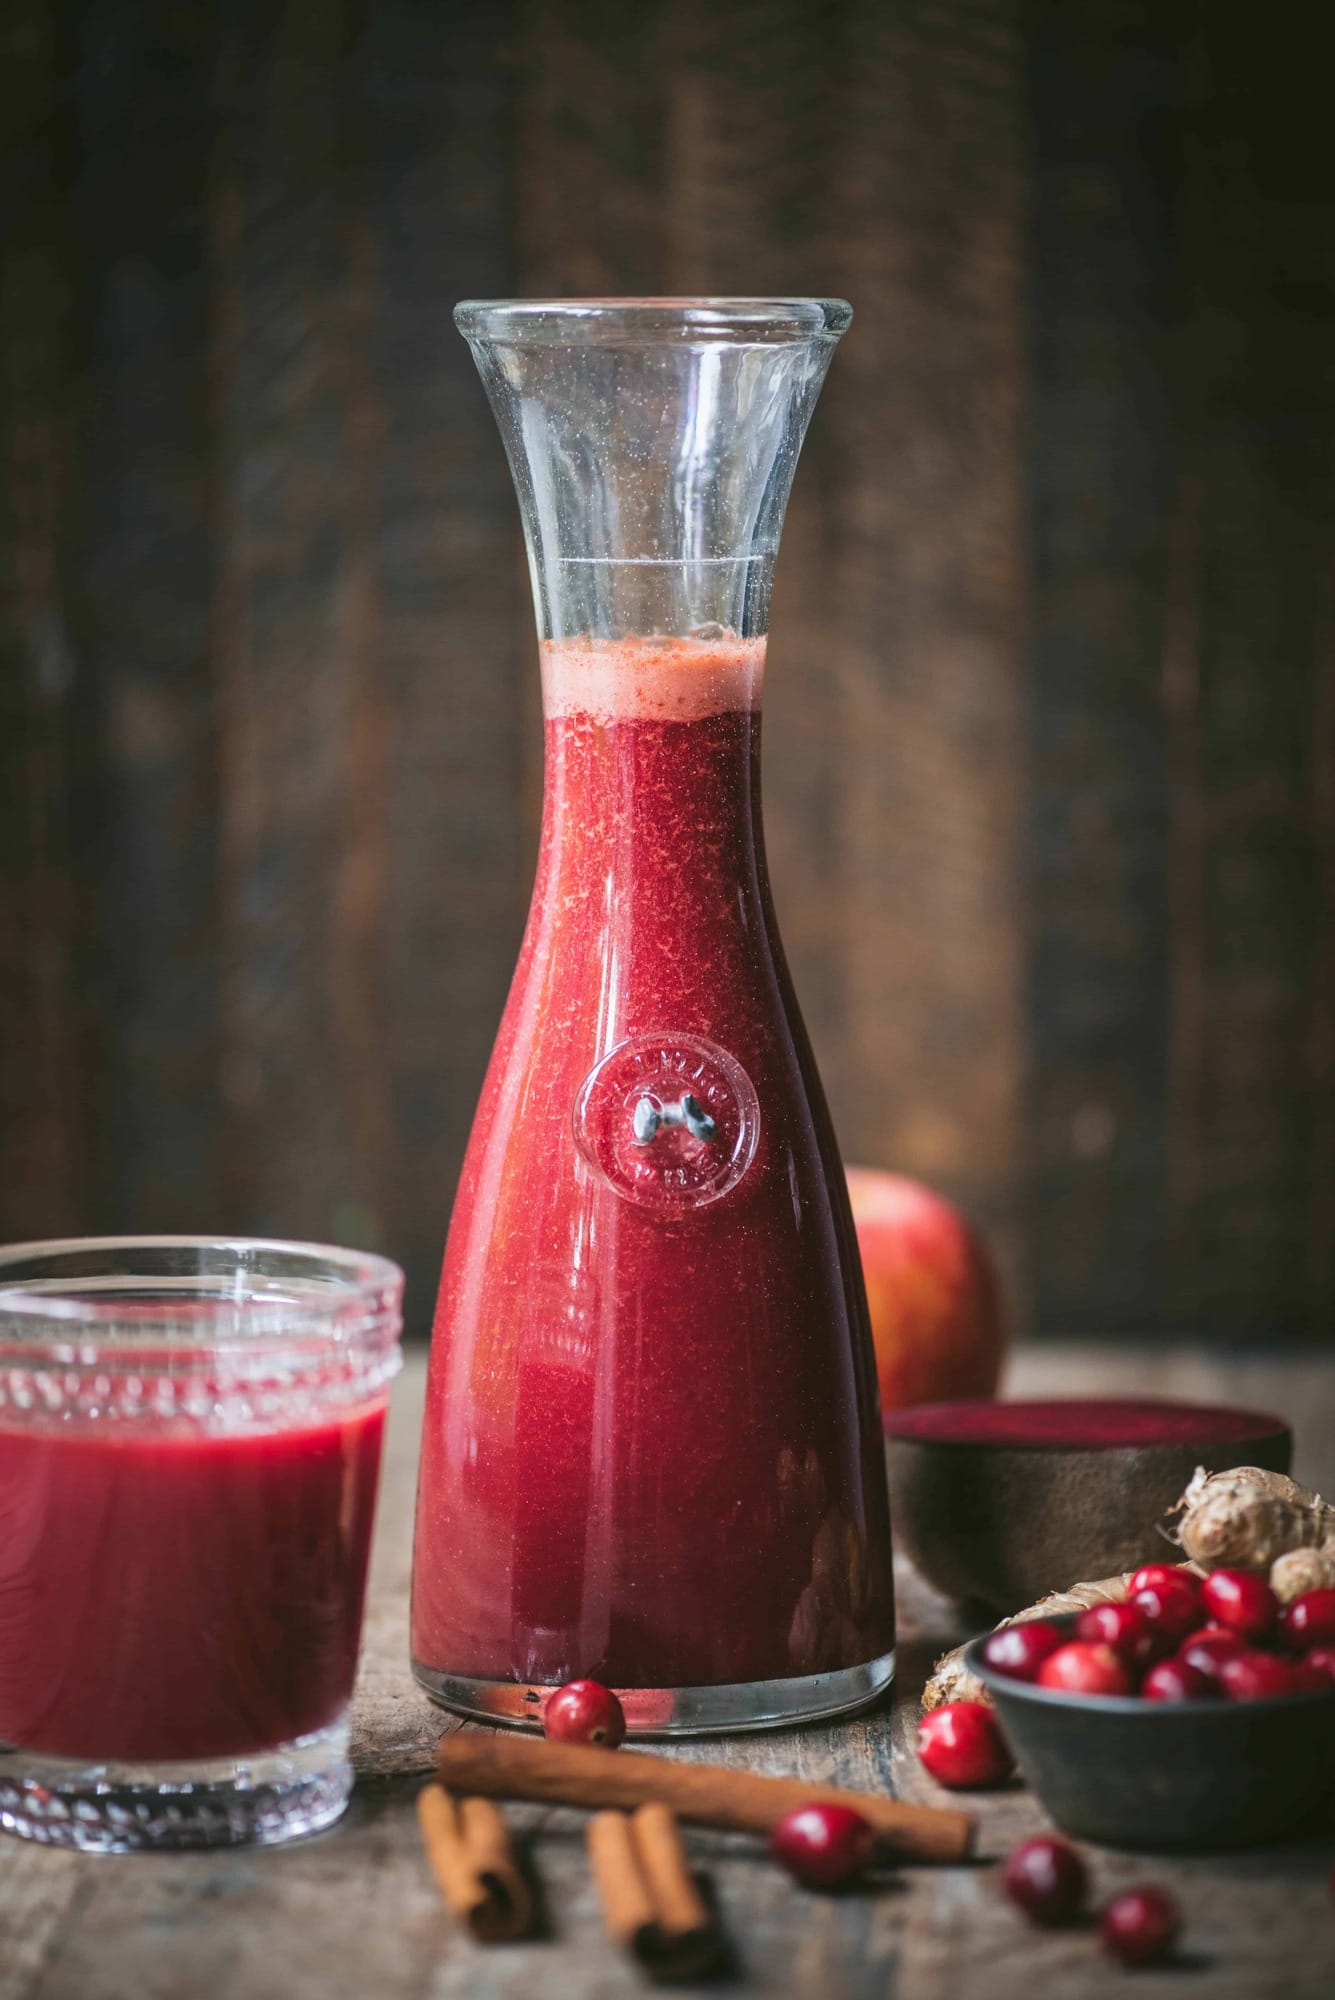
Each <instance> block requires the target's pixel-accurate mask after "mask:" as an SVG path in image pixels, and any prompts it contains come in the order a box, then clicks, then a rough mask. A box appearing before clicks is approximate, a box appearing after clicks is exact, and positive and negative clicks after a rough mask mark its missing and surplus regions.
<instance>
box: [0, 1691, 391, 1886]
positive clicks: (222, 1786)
mask: <svg viewBox="0 0 1335 2000" xmlns="http://www.w3.org/2000/svg"><path fill="white" fill-rule="evenodd" d="M351 1790H352V1766H351V1765H350V1764H349V1762H348V1730H347V1724H346V1723H343V1722H339V1723H335V1724H333V1725H332V1726H331V1727H330V1728H328V1729H321V1730H318V1731H317V1732H316V1733H315V1734H314V1735H312V1736H302V1737H300V1738H298V1739H297V1740H296V1741H295V1742H292V1743H284V1744H280V1745H279V1746H278V1748H277V1749H274V1750H263V1751H260V1752H258V1753H257V1754H256V1755H254V1756H252V1757H244V1758H243V1757H223V1758H216V1759H214V1760H212V1761H211V1762H207V1763H204V1762H201V1763H198V1764H196V1763H162V1764H113V1763H106V1764H100V1763H97V1762H95V1761H93V1760H91V1759H87V1758H74V1757H48V1756H44V1755H42V1754H41V1753H40V1752H37V1751H31V1750H23V1749H19V1748H17V1747H16V1746H14V1745H12V1744H8V1743H0V1828H3V1829H4V1831H5V1832H7V1833H13V1834H17V1835H18V1836H19V1838H20V1839H22V1840H36V1841H41V1842H42V1843H43V1844H44V1845H46V1846H48V1847H76V1848H79V1849H80V1850H81V1851H82V1852H83V1853H85V1854H133V1853H139V1852H145V1853H151V1852H158V1853H161V1852H164V1851H166V1850H169V1849H173V1848H178V1849H179V1848H189V1847H237V1846H242V1845H245V1844H247V1843H254V1844H259V1845H266V1846H272V1845H273V1844H274V1843H276V1842H278V1841H283V1840H296V1839H299V1838H300V1836H301V1835H302V1834H307V1833H319V1832H320V1831H321V1830H322V1828H324V1827H327V1826H332V1825H333V1823H334V1821H335V1820H336V1819H337V1818H338V1817H339V1815H340V1814H341V1813H342V1811H343V1809H344V1807H345V1806H346V1805H347V1802H348V1795H349V1793H350V1792H351Z"/></svg>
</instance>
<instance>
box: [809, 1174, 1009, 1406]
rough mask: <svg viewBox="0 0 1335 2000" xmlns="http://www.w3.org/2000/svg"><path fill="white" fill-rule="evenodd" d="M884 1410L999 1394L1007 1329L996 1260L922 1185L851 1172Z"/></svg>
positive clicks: (960, 1218)
mask: <svg viewBox="0 0 1335 2000" xmlns="http://www.w3.org/2000/svg"><path fill="white" fill-rule="evenodd" d="M848 1192H849V1196H850V1198H851V1200H852V1203H853V1221H854V1224H855V1225H856V1228H857V1233H858V1249H859V1250H860V1251H861V1253H862V1275H863V1277H864V1278H865V1280H866V1284H867V1304H868V1306H869V1307H870V1309H871V1330H872V1339H873V1340H874V1342H875V1345H876V1373H877V1375H878V1377H879V1379H880V1385H881V1408H882V1409H883V1410H898V1409H903V1408H904V1406H905V1405H906V1404H909V1403H940V1402H953V1401H954V1400H956V1399H957V1398H959V1397H964V1396H994V1395H995V1394H996V1392H997V1382H998V1380H999V1378H1000V1375H1001V1363H1002V1360H1003V1358H1004V1355H1005V1351H1006V1329H1005V1324H1004V1321H1003V1318H1002V1312H1001V1302H1000V1298H999V1295H998V1292H997V1283H996V1278H995V1275H994V1273H993V1270H992V1264H991V1260H990V1258H989V1257H988V1254H987V1251H986V1250H985V1249H984V1247H983V1245H982V1243H981V1242H980V1240H979V1238H978V1237H977V1236H976V1235H975V1234H974V1232H973V1230H972V1229H971V1228H970V1227H969V1225H968V1223H967V1222H966V1221H965V1220H964V1217H963V1216H962V1215H961V1214H960V1212H959V1210H958V1209H957V1208H952V1207H951V1205H950V1203H949V1202H948V1201H946V1200H944V1199H943V1198H942V1197H941V1196H940V1195H939V1194H933V1193H932V1190H931V1189H930V1188H926V1187H924V1186H923V1185H922V1183H921V1182H920V1181H911V1180H908V1179H906V1178H905V1177H904V1176H903V1175H902V1174H887V1173H880V1172H878V1171H877V1170H875V1169H873V1168H871V1167H849V1169H848Z"/></svg>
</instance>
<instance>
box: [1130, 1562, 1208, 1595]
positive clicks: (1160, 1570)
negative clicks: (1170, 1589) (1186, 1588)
mask: <svg viewBox="0 0 1335 2000" xmlns="http://www.w3.org/2000/svg"><path fill="white" fill-rule="evenodd" d="M1195 1580H1196V1579H1193V1577H1192V1575H1191V1572H1190V1570H1185V1569H1182V1568H1181V1567H1180V1566H1179V1565H1178V1564H1177V1563H1142V1564H1141V1566H1140V1568H1139V1569H1136V1570H1132V1572H1131V1574H1130V1576H1129V1577H1128V1578H1127V1584H1126V1594H1127V1596H1128V1597H1134V1596H1135V1594H1136V1592H1137V1591H1138V1590H1149V1589H1151V1588H1152V1587H1153V1586H1154V1585H1155V1584H1159V1583H1167V1584H1174V1583H1183V1582H1186V1583H1191V1582H1193V1581H1195Z"/></svg>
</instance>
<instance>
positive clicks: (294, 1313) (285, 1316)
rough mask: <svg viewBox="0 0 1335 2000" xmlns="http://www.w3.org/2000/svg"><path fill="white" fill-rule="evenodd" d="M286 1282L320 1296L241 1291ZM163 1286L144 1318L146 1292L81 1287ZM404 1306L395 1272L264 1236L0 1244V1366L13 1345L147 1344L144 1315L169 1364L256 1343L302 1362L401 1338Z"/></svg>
mask: <svg viewBox="0 0 1335 2000" xmlns="http://www.w3.org/2000/svg"><path fill="white" fill-rule="evenodd" d="M192 1257H193V1258H195V1259H196V1262H195V1264H194V1268H193V1269H190V1268H187V1267H186V1266H187V1260H189V1259H190V1258H192ZM173 1262H178V1263H179V1264H180V1267H181V1268H180V1269H179V1270H177V1271H175V1272H171V1271H169V1269H168V1267H169V1266H170V1265H171V1264H172V1263H173ZM155 1266H156V1268H154V1267H155ZM280 1267H282V1268H280ZM20 1272H21V1273H22V1275H21V1276H19V1275H17V1274H18V1273H20ZM284 1276H285V1277H287V1278H288V1279H289V1280H291V1281H299V1280H300V1279H301V1278H302V1277H303V1276H304V1277H305V1278H306V1279H307V1280H310V1281H315V1282H317V1283H319V1284H320V1285H321V1286H322V1288H323V1289H322V1290H319V1291H316V1290H311V1289H305V1290H303V1291H302V1293H301V1296H300V1297H299V1298H291V1299H288V1298H283V1297H281V1296H280V1295H273V1296H270V1297H266V1296H265V1295H264V1293H263V1291H262V1290H258V1289H257V1290H251V1289H240V1288H239V1286H238V1283H237V1281H238V1280H242V1279H245V1278H246V1277H249V1278H250V1279H251V1280H262V1279H265V1278H270V1279H276V1278H280V1277H284ZM224 1277H229V1278H230V1279H231V1284H230V1288H229V1289H227V1290H225V1291H223V1290H217V1289H214V1290H207V1289H205V1290H203V1291H201V1290H199V1289H198V1288H199V1287H200V1286H203V1285H206V1283H207V1281H208V1280H210V1279H212V1280H214V1281H215V1284H216V1281H217V1280H218V1279H220V1278H224ZM164 1281H165V1282H167V1283H169V1284H172V1285H174V1286H175V1287H177V1290H176V1292H175V1294H173V1293H172V1292H171V1291H169V1290H164V1293H163V1297H162V1300H161V1302H160V1303H158V1302H155V1304H154V1306H153V1307H152V1308H151V1309H150V1310H149V1312H148V1313H147V1314H146V1309H145V1304H144V1300H143V1297H142V1294H140V1295H139V1296H135V1297H130V1296H127V1297H125V1298H123V1299H118V1298H116V1297H115V1296H111V1297H108V1296H107V1295H106V1293H105V1291H97V1290H96V1289H95V1290H94V1292H93V1293H92V1294H91V1295H90V1293H89V1292H88V1291H86V1290H85V1289H82V1288H84V1287H88V1286H92V1287H94V1288H96V1287H98V1286H99V1285H107V1286H110V1285H114V1284H116V1283H121V1284H124V1285H126V1286H132V1285H134V1284H135V1283H136V1282H137V1283H140V1284H142V1285H144V1286H153V1285H154V1284H157V1283H163V1282H164ZM402 1301H403V1273H402V1271H401V1270H400V1269H399V1267H398V1265H397V1264H394V1263H392V1262H391V1261H390V1259H389V1258H387V1257H380V1256H377V1255H376V1254H375V1253H373V1252H371V1251H362V1250H348V1249H344V1248H342V1247H340V1246H339V1245H337V1244H328V1243H309V1242H304V1241H298V1240H292V1239H287V1238H283V1237H267V1236H225V1235H151V1236H149V1235H143V1236H78V1237H49V1238H44V1239H39V1240H34V1241H32V1242H26V1243H7V1244H3V1245H0V1358H2V1357H4V1356H5V1354H6V1351H7V1350H11V1349H12V1348H13V1346H15V1345H21V1346H28V1345H32V1346H38V1347H43V1346H47V1345H50V1346H52V1347H56V1346H66V1345H68V1344H69V1342H70V1341H71V1340H79V1341H85V1342H88V1343H91V1344H93V1345H95V1346H96V1347H97V1348H98V1350H99V1353H110V1352H113V1351H114V1350H116V1349H117V1348H118V1347H124V1348H126V1349H127V1350H131V1351H133V1350H134V1349H137V1348H138V1347H139V1346H140V1345H141V1344H142V1341H143V1339H144V1332H145V1322H146V1318H149V1319H151V1322H152V1345H153V1346H154V1347H155V1348H157V1349H160V1350H161V1351H162V1352H164V1353H169V1354H170V1355H171V1357H172V1360H173V1362H174V1363H176V1364H177V1365H180V1364H183V1363H188V1362H189V1360H190V1359H191V1358H192V1357H198V1358H199V1359H200V1360H208V1359H209V1358H212V1357H217V1356H227V1355H233V1356H236V1355H239V1354H241V1353H243V1352H244V1353H248V1352H251V1351H253V1350H254V1349H255V1348H256V1347H258V1346H263V1347H264V1348H265V1349H266V1350H267V1351H270V1352H272V1351H273V1350H274V1349H282V1348H287V1347H290V1348H292V1349H293V1350H297V1349H300V1350H301V1351H302V1352H304V1353H306V1354H308V1355H309V1354H311V1353H312V1352H313V1351H315V1350H317V1349H321V1348H325V1349H328V1350H330V1351H334V1350H338V1349H346V1348H348V1347H351V1346H357V1345H359V1344H370V1345H373V1346H379V1345H382V1344H383V1343H384V1341H385V1339H386V1337H388V1339H389V1340H390V1341H391V1342H397V1339H398V1332H399V1326H400V1322H401V1317H402Z"/></svg>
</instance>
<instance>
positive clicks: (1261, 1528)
mask: <svg viewBox="0 0 1335 2000" xmlns="http://www.w3.org/2000/svg"><path fill="white" fill-rule="evenodd" d="M1173 1511H1174V1513H1177V1514H1180V1515H1181V1517H1182V1518H1181V1520H1180V1521H1179V1522H1178V1525H1177V1532H1176V1535H1175V1536H1174V1537H1173V1539H1174V1540H1176V1541H1177V1543H1178V1545H1179V1546H1180V1547H1181V1549H1182V1551H1183V1553H1184V1554H1186V1555H1188V1556H1190V1558H1191V1560H1192V1561H1193V1562H1196V1563H1199V1564H1200V1566H1201V1568H1202V1569H1266V1570H1268V1569H1269V1568H1270V1566H1271V1565H1272V1563H1274V1562H1276V1561H1277V1560H1278V1559H1279V1557H1280V1556H1285V1555H1288V1554H1290V1553H1291V1552H1292V1551H1293V1550H1295V1549H1324V1548H1326V1547H1329V1548H1330V1552H1331V1554H1332V1556H1335V1507H1329V1506H1327V1504H1326V1502H1325V1501H1324V1500H1323V1499H1322V1498H1321V1495H1320V1494H1319V1493H1310V1492H1309V1491H1308V1489H1307V1488H1306V1487H1305V1486H1299V1485H1298V1484H1297V1482H1296V1481H1295V1480H1292V1479H1287V1478H1286V1477H1285V1476H1284V1474H1283V1473H1282V1472H1263V1471H1262V1470H1261V1468H1260V1467H1259V1466H1256V1465H1240V1466H1236V1467H1234V1469H1233V1470H1232V1471H1231V1472H1206V1470H1205V1468H1204V1467H1203V1466H1202V1467H1200V1468H1199V1469H1198V1470H1197V1472H1196V1474H1195V1476H1194V1477H1193V1479H1192V1481H1191V1484H1190V1485H1189V1486H1188V1488H1187V1490H1186V1492H1185V1493H1184V1494H1183V1495H1182V1498H1181V1499H1180V1500H1179V1501H1178V1503H1177V1506H1176V1507H1175V1508H1174V1510H1173Z"/></svg>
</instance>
